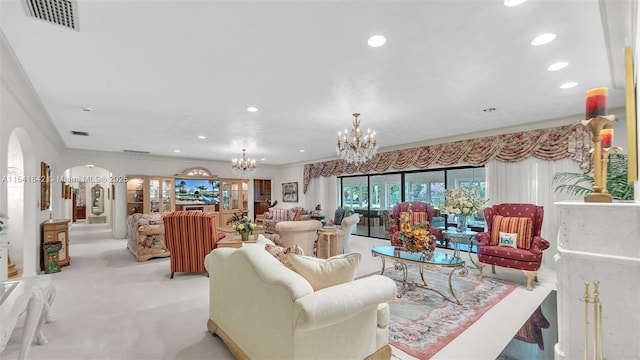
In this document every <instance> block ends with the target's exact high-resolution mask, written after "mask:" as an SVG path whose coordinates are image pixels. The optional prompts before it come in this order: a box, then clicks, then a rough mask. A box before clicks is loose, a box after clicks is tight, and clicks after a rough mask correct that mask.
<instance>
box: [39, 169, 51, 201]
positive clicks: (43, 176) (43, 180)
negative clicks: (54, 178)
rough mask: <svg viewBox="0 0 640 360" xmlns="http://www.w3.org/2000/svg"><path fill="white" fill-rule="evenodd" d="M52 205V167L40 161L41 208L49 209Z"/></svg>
mask: <svg viewBox="0 0 640 360" xmlns="http://www.w3.org/2000/svg"><path fill="white" fill-rule="evenodd" d="M49 206H51V168H50V167H49V165H47V164H46V163H44V162H40V210H47V209H48V208H49Z"/></svg>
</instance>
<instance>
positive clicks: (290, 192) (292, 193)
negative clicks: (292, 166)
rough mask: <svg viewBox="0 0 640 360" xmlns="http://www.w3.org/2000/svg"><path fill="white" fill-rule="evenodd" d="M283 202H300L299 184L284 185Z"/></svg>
mask: <svg viewBox="0 0 640 360" xmlns="http://www.w3.org/2000/svg"><path fill="white" fill-rule="evenodd" d="M282 201H283V202H298V183H297V182H288V183H282Z"/></svg>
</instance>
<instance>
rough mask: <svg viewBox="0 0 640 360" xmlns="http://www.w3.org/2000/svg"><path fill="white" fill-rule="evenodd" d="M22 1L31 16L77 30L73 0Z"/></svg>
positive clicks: (76, 17) (75, 4)
mask: <svg viewBox="0 0 640 360" xmlns="http://www.w3.org/2000/svg"><path fill="white" fill-rule="evenodd" d="M22 3H23V5H24V8H25V11H26V13H27V15H29V16H31V17H34V18H36V19H40V20H44V21H47V22H50V23H54V24H58V25H62V26H64V27H66V28H69V29H73V30H79V24H78V11H77V6H78V5H77V3H76V1H75V0H22Z"/></svg>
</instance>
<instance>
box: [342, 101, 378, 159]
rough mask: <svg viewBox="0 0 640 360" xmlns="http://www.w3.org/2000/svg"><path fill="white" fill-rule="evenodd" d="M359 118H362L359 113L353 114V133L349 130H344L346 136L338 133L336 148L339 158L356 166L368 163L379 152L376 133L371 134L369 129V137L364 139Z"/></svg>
mask: <svg viewBox="0 0 640 360" xmlns="http://www.w3.org/2000/svg"><path fill="white" fill-rule="evenodd" d="M358 116H360V114H359V113H354V114H353V117H354V119H353V127H352V128H351V133H349V132H348V131H347V129H344V135H342V133H340V132H338V145H337V146H336V152H337V153H338V156H339V157H340V158H341V159H344V160H346V161H347V162H348V163H350V164H355V165H356V166H358V165H360V164H363V163H365V162H367V160H369V159H371V158H372V157H373V156H374V155H375V154H376V152H377V151H378V144H377V142H376V132H375V131H374V132H373V133H371V130H369V129H367V135H365V136H364V138H362V132H361V131H360V120H358Z"/></svg>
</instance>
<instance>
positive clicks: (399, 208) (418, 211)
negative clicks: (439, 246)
mask: <svg viewBox="0 0 640 360" xmlns="http://www.w3.org/2000/svg"><path fill="white" fill-rule="evenodd" d="M409 206H411V212H412V213H413V214H414V215H413V218H414V221H415V220H419V221H423V220H427V221H428V222H429V233H431V234H433V235H435V236H436V238H438V239H440V238H441V237H442V229H438V228H436V227H433V226H431V222H432V220H433V214H434V209H433V206H432V205H431V204H429V203H426V202H420V201H405V202H401V203H397V204H396V205H394V206H393V225H392V226H391V227H389V232H390V233H391V245H394V246H398V245H400V244H394V239H396V238H397V237H396V236H393V234H394V233H397V232H398V230H399V229H400V214H401V213H403V212H408V211H409Z"/></svg>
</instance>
